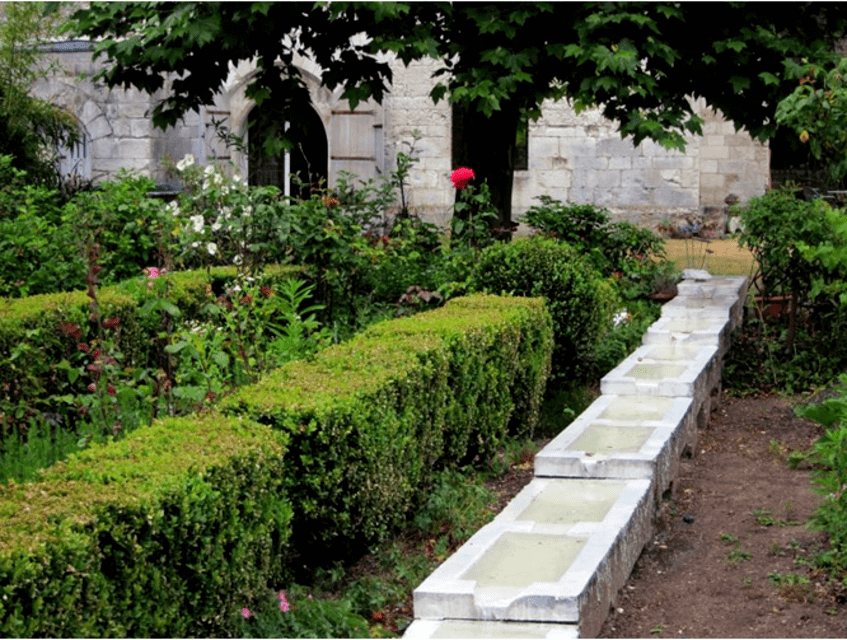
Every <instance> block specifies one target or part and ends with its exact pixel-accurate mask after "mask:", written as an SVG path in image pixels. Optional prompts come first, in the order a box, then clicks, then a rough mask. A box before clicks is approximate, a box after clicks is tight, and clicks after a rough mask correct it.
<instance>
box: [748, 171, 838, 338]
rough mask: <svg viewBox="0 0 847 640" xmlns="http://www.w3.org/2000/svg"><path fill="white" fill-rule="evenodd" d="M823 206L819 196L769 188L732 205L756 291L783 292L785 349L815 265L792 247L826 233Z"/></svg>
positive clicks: (823, 238)
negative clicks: (754, 266)
mask: <svg viewBox="0 0 847 640" xmlns="http://www.w3.org/2000/svg"><path fill="white" fill-rule="evenodd" d="M828 209H829V205H827V204H826V202H824V201H823V200H814V201H811V202H809V201H806V200H798V199H797V198H796V197H795V194H794V190H793V189H792V188H791V187H785V188H782V189H773V190H771V191H768V192H767V193H765V194H764V195H762V196H759V197H757V198H752V199H751V200H750V201H749V202H748V203H747V204H746V205H745V206H743V207H740V208H738V209H736V212H740V214H741V219H742V221H743V223H744V226H743V231H742V232H741V236H740V238H739V243H740V244H741V245H742V246H744V247H747V248H749V249H750V251H752V253H753V256H754V257H755V258H756V261H757V262H758V264H759V269H760V271H759V274H758V276H757V277H758V283H757V286H758V289H759V293H761V294H763V295H765V296H783V295H785V296H789V297H790V306H789V327H788V333H787V334H786V337H785V348H786V350H789V351H790V350H791V349H793V347H794V339H795V336H796V334H797V328H798V327H797V310H798V308H799V305H800V303H801V302H805V301H806V300H807V299H808V297H809V295H810V293H811V290H812V283H813V281H814V280H815V278H816V277H817V276H818V275H819V274H820V271H819V267H818V266H817V265H815V264H814V263H812V262H809V261H808V260H807V259H806V258H804V257H803V254H802V252H800V251H798V250H797V246H798V245H799V244H801V243H805V244H807V245H810V246H817V245H819V244H821V243H824V242H826V241H827V239H828V238H829V237H830V233H831V231H830V228H829V225H828V223H827V210H828Z"/></svg>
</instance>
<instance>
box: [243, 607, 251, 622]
mask: <svg viewBox="0 0 847 640" xmlns="http://www.w3.org/2000/svg"><path fill="white" fill-rule="evenodd" d="M252 615H253V614H252V613H250V609H248V608H247V607H244V608H243V609H242V610H241V617H242V618H244V619H245V620H246V619H247V618H249V617H251V616H252Z"/></svg>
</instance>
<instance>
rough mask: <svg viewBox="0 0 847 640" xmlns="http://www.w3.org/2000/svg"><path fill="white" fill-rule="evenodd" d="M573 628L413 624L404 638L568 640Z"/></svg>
mask: <svg viewBox="0 0 847 640" xmlns="http://www.w3.org/2000/svg"><path fill="white" fill-rule="evenodd" d="M579 637H580V634H579V626H578V625H576V624H564V623H558V624H555V623H550V622H498V621H488V620H415V621H414V622H413V623H412V624H411V625H409V627H408V628H407V629H406V632H405V633H404V634H403V638H405V639H408V640H423V639H424V638H454V639H455V638H538V639H539V640H571V639H572V638H579Z"/></svg>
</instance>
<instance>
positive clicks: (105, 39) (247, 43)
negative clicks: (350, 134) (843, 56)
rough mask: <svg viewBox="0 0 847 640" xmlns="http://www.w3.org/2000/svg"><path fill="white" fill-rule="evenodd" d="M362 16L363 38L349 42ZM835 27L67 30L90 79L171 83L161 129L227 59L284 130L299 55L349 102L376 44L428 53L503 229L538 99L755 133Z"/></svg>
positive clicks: (568, 17)
mask: <svg viewBox="0 0 847 640" xmlns="http://www.w3.org/2000/svg"><path fill="white" fill-rule="evenodd" d="M279 25H285V28H286V29H287V31H285V32H280V30H279ZM361 25H367V32H368V36H369V38H368V39H366V40H365V39H356V38H353V37H352V36H354V35H356V34H357V33H359V32H360V31H361V30H362V27H361ZM845 25H847V13H845V9H844V8H843V7H842V6H841V5H840V4H838V3H820V4H816V3H807V4H802V5H796V6H795V7H793V9H792V11H780V12H775V11H772V10H771V8H770V7H768V6H767V5H761V4H756V3H749V4H747V3H732V4H727V5H725V6H722V8H721V10H720V11H715V10H714V8H713V7H709V6H708V5H703V4H698V3H683V4H678V3H665V2H660V3H649V4H642V3H613V4H611V3H602V4H594V3H546V2H544V3H484V4H477V3H469V4H462V3H459V4H455V3H447V2H426V3H411V2H397V3H393V2H392V3H369V2H361V3H347V2H334V3H331V4H329V5H323V4H315V5H306V4H299V3H298V4H292V3H264V2H261V3H259V2H257V3H249V4H248V3H244V4H223V5H215V4H209V3H179V4H161V5H149V4H138V3H92V5H91V6H90V7H89V8H84V9H80V10H79V11H77V12H76V13H74V15H73V18H72V22H71V25H70V27H69V28H70V30H71V31H72V32H73V33H74V34H75V35H78V36H87V37H89V38H91V39H92V40H93V41H96V42H97V43H98V44H97V47H96V50H95V55H100V54H103V55H105V57H106V59H108V60H109V64H108V65H107V66H106V67H105V68H104V70H103V72H102V73H101V74H100V77H101V78H102V79H104V80H105V81H106V83H107V84H108V85H109V86H118V85H122V84H132V85H133V86H135V87H137V88H139V89H141V90H143V91H146V92H147V93H150V94H153V93H155V92H156V91H159V90H161V89H163V88H164V87H165V82H166V76H167V75H168V74H171V77H172V79H171V80H169V83H170V88H171V91H170V92H169V93H168V96H167V97H166V98H165V99H164V101H163V102H162V103H160V104H159V105H157V106H156V108H155V109H154V113H153V117H154V122H155V123H156V124H157V125H158V126H161V127H165V126H167V125H173V124H175V123H176V121H177V120H178V119H179V117H180V116H181V115H183V114H184V113H186V112H187V111H189V110H191V109H196V108H197V107H199V106H201V105H204V104H211V102H212V97H213V94H214V92H215V91H216V90H217V89H218V88H219V87H220V86H221V84H222V83H223V82H224V81H225V80H226V75H227V73H228V63H229V62H233V63H235V62H237V61H239V60H250V59H252V58H254V57H255V58H256V60H257V69H258V72H257V74H256V75H255V76H254V79H253V80H251V82H250V84H249V85H248V88H247V97H248V98H250V99H252V100H254V101H255V102H256V103H257V104H262V103H263V102H264V101H266V100H269V99H273V101H274V104H275V105H279V113H278V114H274V117H271V120H273V119H275V120H276V121H277V123H280V122H286V121H287V122H291V123H294V124H295V125H296V123H298V122H300V121H303V120H304V119H303V118H300V117H298V113H299V112H300V111H299V110H302V109H305V108H308V104H309V99H308V91H307V90H306V87H305V85H304V84H303V82H302V79H301V76H300V74H299V71H298V70H297V68H296V66H295V65H294V55H295V54H296V53H304V54H305V53H307V54H308V55H309V56H311V57H312V58H313V59H314V61H315V62H316V64H317V65H318V67H320V68H322V69H323V70H324V72H323V75H322V77H321V82H322V83H323V84H324V85H325V86H327V87H328V88H330V89H335V88H336V87H341V88H342V97H344V98H346V99H348V100H349V101H350V104H351V107H355V105H356V104H357V103H358V102H361V101H363V100H366V99H368V98H370V97H373V98H375V99H376V100H377V101H381V100H382V98H383V96H384V95H385V93H386V90H387V84H388V83H390V81H391V78H392V75H391V70H390V66H389V63H388V62H387V61H386V59H385V58H383V57H380V56H379V54H380V53H385V52H390V53H393V54H396V56H397V57H398V58H399V59H400V60H401V61H402V62H403V63H405V64H409V63H410V62H412V61H414V60H421V59H424V58H433V59H436V60H439V61H440V62H441V64H442V67H441V68H439V69H438V71H437V72H436V77H437V78H440V79H441V80H440V81H439V82H438V83H437V84H436V86H435V87H434V88H433V90H432V92H431V96H432V98H433V100H434V101H436V102H437V101H438V100H440V99H442V98H444V97H448V99H449V100H450V102H451V103H452V104H454V105H457V107H458V108H459V110H460V111H461V112H462V113H463V114H464V121H465V127H464V135H463V139H462V140H461V143H460V146H461V150H460V153H459V157H458V161H459V162H460V163H461V164H465V165H466V166H469V167H471V168H473V169H474V171H475V172H476V174H477V175H478V176H479V177H480V179H481V180H484V181H487V182H488V185H489V188H490V189H491V194H492V202H493V204H494V206H495V208H496V210H497V211H498V213H499V224H500V225H501V226H507V225H509V224H510V223H511V189H512V187H511V185H512V179H513V173H514V165H513V161H512V158H513V155H514V154H513V151H514V147H515V144H516V140H517V133H518V130H519V129H520V130H525V129H526V127H527V123H528V121H529V120H535V119H537V118H538V117H540V115H541V109H542V105H543V103H544V101H545V100H559V99H562V98H568V99H570V100H572V101H573V103H574V105H575V107H576V109H577V110H581V109H584V108H587V107H598V108H600V109H602V112H603V115H604V116H606V117H607V118H609V119H611V120H614V121H616V122H619V123H620V131H621V135H622V136H623V137H632V139H633V140H634V142H635V143H636V144H637V143H639V142H641V141H642V140H645V139H652V140H655V141H657V142H658V143H660V144H661V145H663V146H665V147H667V148H676V149H683V148H684V147H685V135H687V134H690V133H700V132H701V125H702V119H701V117H700V116H698V115H697V114H696V113H695V112H694V106H693V105H692V102H691V101H690V97H695V98H697V97H703V98H705V100H706V102H707V103H708V104H709V105H710V106H712V107H714V108H716V109H720V110H721V112H722V113H723V114H724V115H725V116H726V117H727V118H729V119H730V120H732V121H733V122H735V124H736V127H737V128H739V129H740V128H741V127H742V126H743V127H745V128H746V129H747V130H748V131H749V132H750V133H751V135H753V136H754V137H757V138H759V139H762V140H765V139H767V138H768V137H770V136H771V135H773V133H774V131H775V126H776V124H775V122H774V110H775V108H776V104H777V102H778V101H779V100H780V99H781V98H783V97H785V96H786V95H788V94H789V93H790V92H791V91H792V90H793V89H794V84H793V82H791V81H790V80H783V79H782V75H783V63H784V62H785V60H786V59H789V58H801V57H808V58H809V59H810V61H814V60H817V58H818V56H819V54H820V53H821V52H824V53H825V52H826V51H827V50H831V48H832V47H831V45H832V43H833V42H835V41H837V39H838V38H839V37H840V36H841V35H842V34H843V33H844V30H845ZM276 59H278V60H279V63H278V64H279V65H280V67H281V68H278V67H277V66H275V63H274V61H275V60H276ZM751 97H755V99H751ZM267 130H268V131H270V137H269V138H268V140H267V141H266V142H265V148H266V151H274V150H276V151H277V152H278V151H279V150H280V149H281V148H282V147H290V145H291V144H292V139H293V137H294V136H295V135H296V132H295V131H292V132H291V134H290V135H288V134H286V133H285V132H283V131H280V127H279V126H277V127H276V128H275V129H274V128H268V129H267Z"/></svg>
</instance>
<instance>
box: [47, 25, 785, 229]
mask: <svg viewBox="0 0 847 640" xmlns="http://www.w3.org/2000/svg"><path fill="white" fill-rule="evenodd" d="M90 52H91V46H90V45H89V43H87V42H81V41H70V42H62V43H55V44H54V45H53V46H52V47H51V49H50V50H49V51H48V55H47V58H48V62H50V61H56V62H58V63H59V65H58V67H60V69H59V71H57V72H56V73H53V74H52V75H50V76H49V77H48V78H47V79H44V80H41V81H39V82H38V83H37V84H36V85H35V86H34V87H33V93H34V94H35V95H37V96H39V97H41V98H44V99H47V100H50V101H52V102H53V103H55V104H58V105H60V106H62V107H63V108H65V109H68V110H69V111H70V112H72V113H73V114H74V115H75V116H76V117H77V118H78V120H79V122H80V128H81V130H82V131H83V132H84V133H85V135H86V137H87V138H88V141H89V145H90V147H89V152H90V155H91V174H92V175H91V176H90V178H92V179H93V180H95V181H98V180H101V179H104V178H107V177H109V176H112V175H114V174H115V173H117V171H118V170H119V169H121V168H126V169H131V170H135V171H138V172H140V173H142V174H145V175H149V176H151V177H153V178H154V179H155V180H157V181H158V182H167V181H169V180H170V179H171V178H172V176H169V175H168V173H167V171H166V169H165V168H164V167H165V165H166V162H165V159H166V158H170V159H171V160H179V159H180V158H182V157H183V156H184V155H185V154H187V153H191V154H193V155H194V156H195V158H197V159H198V161H199V162H200V163H201V164H205V163H207V162H211V161H218V162H223V163H224V164H229V163H230V162H231V163H234V165H235V166H236V167H238V170H239V171H241V172H242V173H244V174H246V158H245V157H243V156H242V155H240V154H238V153H237V152H234V151H233V150H232V149H230V148H225V147H224V146H223V145H221V144H220V143H219V142H218V141H216V139H215V130H214V127H213V126H212V125H211V120H212V119H213V118H217V119H218V120H225V121H226V124H227V126H229V128H230V130H231V131H232V132H234V133H236V134H239V135H243V134H244V133H246V122H247V115H248V113H249V112H250V109H252V107H253V105H252V103H251V102H250V101H249V100H247V99H246V97H245V96H244V85H245V83H246V82H247V81H248V80H249V78H250V77H251V74H252V72H253V69H252V66H251V65H250V64H249V63H241V64H239V65H237V66H236V65H234V66H233V68H232V74H231V78H230V81H229V82H228V83H227V84H226V86H224V87H223V88H222V91H221V93H220V94H219V95H217V96H216V98H215V103H214V104H213V105H208V106H207V107H204V108H202V109H200V111H199V113H198V112H192V113H188V114H186V115H185V117H184V118H183V119H182V120H181V121H180V122H179V123H178V124H177V125H176V126H175V127H172V128H171V129H169V130H168V131H160V130H158V129H155V128H153V126H152V123H151V120H150V113H151V111H152V107H153V105H154V104H155V103H156V101H157V100H158V99H159V98H160V97H161V96H156V95H154V96H147V95H146V94H144V93H142V92H139V91H135V90H133V89H126V90H124V89H111V90H110V89H108V88H107V87H105V85H103V84H102V83H97V84H95V83H93V82H92V81H91V75H93V73H95V72H96V71H97V70H98V69H99V68H101V65H102V64H103V63H102V61H92V60H91V53H90ZM298 64H299V66H300V67H301V68H302V69H303V74H304V78H305V80H306V82H307V85H308V86H309V89H310V93H311V94H312V101H313V106H314V108H315V111H316V112H317V113H318V115H319V117H320V119H321V121H322V123H323V125H324V129H325V131H324V132H320V134H321V135H325V136H326V137H327V141H328V145H327V148H328V155H329V157H328V159H327V161H328V166H329V183H330V187H331V186H333V184H334V180H335V177H336V176H337V174H338V171H339V170H341V169H346V170H352V171H354V173H357V174H358V175H363V176H366V177H369V176H373V175H376V174H377V173H379V172H387V171H391V170H392V169H393V168H395V167H396V154H397V152H398V151H403V152H408V146H407V143H409V142H411V141H412V139H413V132H414V131H418V132H419V133H420V134H421V138H420V140H418V141H417V143H416V146H415V153H414V155H415V157H416V158H417V159H418V162H417V163H416V164H414V165H413V167H412V170H411V175H410V177H409V183H408V185H407V188H406V198H407V202H408V203H409V205H410V207H411V209H412V210H413V211H414V212H416V213H418V214H419V215H421V216H422V217H424V218H425V219H427V220H430V221H433V222H436V223H439V224H446V223H447V222H448V221H449V219H450V217H451V206H452V203H453V198H454V195H455V194H454V190H453V187H452V184H451V183H450V180H449V174H450V171H451V170H452V169H453V168H454V167H452V166H451V157H452V149H451V128H452V123H451V108H450V105H449V103H448V102H447V101H446V100H442V101H441V102H440V103H439V104H437V105H435V104H433V103H432V100H431V98H430V97H429V94H430V91H431V90H432V88H433V86H434V85H435V84H436V80H435V79H433V78H432V74H433V72H435V71H436V70H437V69H438V68H439V67H440V63H439V62H437V61H432V60H426V61H420V62H416V63H412V64H411V65H409V66H408V67H406V66H404V65H403V64H402V63H400V62H397V61H395V62H393V63H392V71H393V84H392V87H391V92H390V93H389V94H388V95H387V96H386V98H385V100H384V102H383V105H382V106H381V107H380V106H379V105H375V104H367V105H362V106H361V107H360V108H358V109H357V110H356V112H351V111H350V110H349V106H347V105H346V101H343V100H341V98H340V90H338V89H336V91H334V92H330V91H329V90H327V89H326V88H323V87H321V85H320V69H318V68H317V66H316V65H314V64H310V63H309V61H308V60H301V61H299V63H298ZM166 90H167V87H166V88H165V89H164V90H163V91H162V95H165V93H164V92H165V91H166ZM695 109H696V110H697V111H698V112H699V113H701V114H702V115H703V117H704V120H705V124H704V127H703V136H702V137H700V136H689V137H688V138H687V148H686V150H685V152H684V153H683V152H678V151H668V150H666V149H664V148H662V147H661V146H660V145H657V144H655V143H653V142H651V141H645V142H642V143H641V144H640V145H638V146H635V145H633V144H632V141H631V140H622V139H621V137H620V134H619V133H618V130H617V125H616V124H615V123H612V122H610V121H608V120H606V119H604V118H603V116H602V114H601V113H600V111H599V110H597V109H594V110H587V111H584V112H582V113H580V114H576V113H575V112H574V110H573V109H572V108H571V106H570V104H569V103H568V102H567V101H565V100H563V101H559V102H556V103H553V102H548V103H545V104H544V105H543V110H542V111H543V117H542V118H541V119H540V120H539V121H537V122H534V123H530V129H529V142H528V151H529V154H528V169H527V170H523V171H517V172H516V174H515V182H514V195H513V218H515V219H516V220H519V219H520V216H521V214H523V213H524V212H525V211H526V210H527V209H528V208H529V207H530V206H532V205H533V204H534V203H536V202H537V200H536V198H537V197H538V196H540V195H542V194H547V195H550V196H552V197H554V198H557V199H560V200H562V201H572V202H576V203H592V204H595V205H598V206H603V207H606V208H608V209H609V210H610V211H612V213H613V214H614V215H615V216H616V217H617V218H619V219H623V220H628V221H630V222H633V223H636V224H639V225H642V226H647V227H652V228H656V227H657V226H658V225H659V224H660V223H662V222H663V221H665V220H677V221H679V220H682V219H692V218H693V217H699V216H701V215H703V214H704V213H706V214H708V215H710V216H714V215H716V214H717V216H718V218H720V217H721V216H724V217H725V212H724V209H725V204H724V201H725V199H726V198H727V196H729V195H730V194H733V195H735V196H737V198H738V199H739V200H740V201H741V202H744V201H746V200H748V199H749V198H751V197H753V196H756V195H759V194H761V193H764V191H765V189H766V188H767V186H768V182H769V173H770V167H769V163H770V155H769V150H768V148H767V146H766V145H762V144H760V143H758V142H755V141H753V140H752V139H751V138H750V136H749V135H748V134H747V133H746V132H744V131H740V132H736V131H735V129H734V126H733V125H732V124H731V123H728V122H726V121H725V120H724V118H723V117H722V116H721V115H720V114H719V113H715V112H713V111H711V110H710V109H708V108H707V107H706V106H705V103H704V102H703V101H699V102H697V103H695ZM351 132H355V135H354V134H353V133H351ZM348 138H349V139H348ZM354 138H355V139H354ZM347 147H349V148H347ZM365 151H367V153H365Z"/></svg>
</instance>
